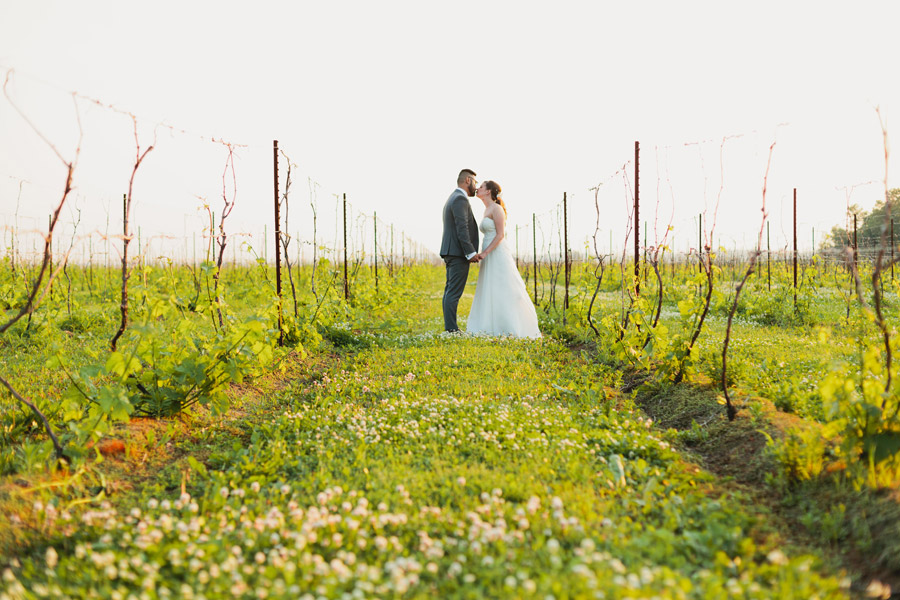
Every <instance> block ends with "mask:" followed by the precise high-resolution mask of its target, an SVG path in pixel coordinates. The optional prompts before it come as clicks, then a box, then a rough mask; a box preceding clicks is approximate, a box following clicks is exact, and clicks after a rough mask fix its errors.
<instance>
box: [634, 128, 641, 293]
mask: <svg viewBox="0 0 900 600" xmlns="http://www.w3.org/2000/svg"><path fill="white" fill-rule="evenodd" d="M640 151H641V143H640V142H637V141H636V142H634V293H635V295H638V294H640V293H641V239H640V238H641V227H640V223H641V221H640V207H641V171H640V168H641V167H640V164H641V163H640Z"/></svg>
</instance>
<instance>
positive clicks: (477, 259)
mask: <svg viewBox="0 0 900 600" xmlns="http://www.w3.org/2000/svg"><path fill="white" fill-rule="evenodd" d="M483 259H484V254H483V253H482V252H479V253H478V254H476V255H475V256H473V257H472V258H470V259H469V262H470V263H473V264H474V263H477V262H481V261H482V260H483Z"/></svg>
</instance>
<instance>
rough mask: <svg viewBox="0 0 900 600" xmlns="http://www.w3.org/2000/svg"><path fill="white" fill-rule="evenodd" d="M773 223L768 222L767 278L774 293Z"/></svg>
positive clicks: (770, 289)
mask: <svg viewBox="0 0 900 600" xmlns="http://www.w3.org/2000/svg"><path fill="white" fill-rule="evenodd" d="M770 225H771V223H769V222H768V221H766V277H767V278H768V280H769V291H770V292H771V291H772V231H771V228H770Z"/></svg>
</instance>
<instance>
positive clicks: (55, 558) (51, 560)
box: [44, 546, 59, 569]
mask: <svg viewBox="0 0 900 600" xmlns="http://www.w3.org/2000/svg"><path fill="white" fill-rule="evenodd" d="M44 560H46V561H47V566H48V567H50V568H51V569H53V568H55V567H56V563H58V562H59V555H58V554H57V553H56V549H55V548H54V547H53V546H49V547H48V548H47V552H46V553H45V554H44Z"/></svg>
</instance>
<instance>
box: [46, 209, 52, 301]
mask: <svg viewBox="0 0 900 600" xmlns="http://www.w3.org/2000/svg"><path fill="white" fill-rule="evenodd" d="M52 227H53V215H47V231H48V232H49V235H50V243H49V244H48V245H47V252H48V253H49V255H50V299H51V300H53V235H52V234H53V232H52V231H51V228H52Z"/></svg>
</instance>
